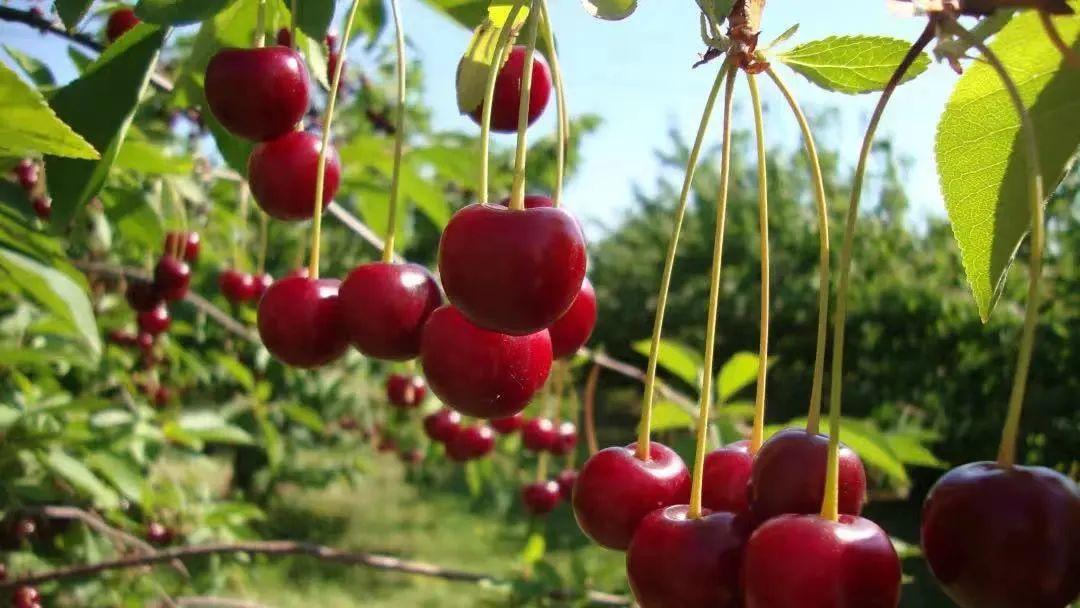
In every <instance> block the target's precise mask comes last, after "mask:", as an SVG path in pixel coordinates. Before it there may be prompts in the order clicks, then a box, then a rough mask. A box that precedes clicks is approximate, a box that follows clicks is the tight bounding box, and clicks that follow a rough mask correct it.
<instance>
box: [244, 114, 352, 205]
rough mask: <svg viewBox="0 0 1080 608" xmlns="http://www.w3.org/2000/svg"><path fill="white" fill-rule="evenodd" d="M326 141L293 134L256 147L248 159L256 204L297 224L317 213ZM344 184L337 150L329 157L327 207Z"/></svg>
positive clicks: (325, 186) (332, 151) (327, 160)
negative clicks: (321, 154) (321, 158)
mask: <svg viewBox="0 0 1080 608" xmlns="http://www.w3.org/2000/svg"><path fill="white" fill-rule="evenodd" d="M321 149H322V140H321V139H319V137H318V136H317V135H314V134H312V133H308V132H306V131H291V132H289V133H286V134H285V135H282V136H281V137H278V138H277V139H274V140H271V141H268V142H265V143H261V144H259V145H257V146H255V149H254V150H252V151H251V156H250V157H249V158H248V181H249V183H250V184H251V192H252V194H254V195H255V200H256V202H258V203H259V206H260V207H262V210H263V211H265V212H266V213H267V214H268V215H270V217H273V218H276V219H279V220H284V221H289V222H295V221H301V220H308V219H311V216H312V215H313V214H314V213H315V180H316V179H317V178H318V175H319V150H321ZM340 182H341V161H340V160H338V154H337V150H335V149H334V147H333V146H330V149H329V150H328V151H327V154H326V181H325V183H324V185H323V207H324V208H325V207H326V205H328V204H329V203H330V201H332V200H334V195H335V194H337V190H338V185H339V184H340Z"/></svg>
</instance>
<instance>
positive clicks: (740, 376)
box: [716, 351, 761, 401]
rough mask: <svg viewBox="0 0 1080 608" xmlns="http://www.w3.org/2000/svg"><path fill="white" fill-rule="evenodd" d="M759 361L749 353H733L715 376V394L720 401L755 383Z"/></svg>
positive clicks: (754, 355)
mask: <svg viewBox="0 0 1080 608" xmlns="http://www.w3.org/2000/svg"><path fill="white" fill-rule="evenodd" d="M759 361H761V359H759V358H758V356H757V355H756V354H754V353H751V352H746V351H744V352H739V353H735V354H734V355H732V356H731V358H730V359H728V360H727V361H726V362H725V363H724V366H723V367H721V368H720V372H719V373H718V374H716V394H717V395H719V398H720V401H727V400H728V399H730V398H732V397H733V396H734V395H735V393H738V392H739V391H741V390H742V389H744V388H746V387H747V386H750V385H751V384H753V383H755V382H757V374H758V362H759Z"/></svg>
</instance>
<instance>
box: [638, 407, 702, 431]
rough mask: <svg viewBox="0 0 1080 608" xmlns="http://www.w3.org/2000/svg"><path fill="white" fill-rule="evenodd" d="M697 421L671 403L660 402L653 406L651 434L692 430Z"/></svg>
mask: <svg viewBox="0 0 1080 608" xmlns="http://www.w3.org/2000/svg"><path fill="white" fill-rule="evenodd" d="M696 423H697V419H696V418H695V417H694V416H692V415H691V414H690V412H687V411H686V410H685V409H683V408H682V407H680V406H679V405H678V404H677V403H674V402H671V401H661V402H659V403H656V404H654V405H653V413H652V424H651V426H650V427H649V428H650V429H651V430H652V432H654V433H656V432H659V431H670V430H682V429H692V428H694V425H695V424H696Z"/></svg>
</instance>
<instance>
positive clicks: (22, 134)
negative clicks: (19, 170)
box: [0, 63, 98, 169]
mask: <svg viewBox="0 0 1080 608" xmlns="http://www.w3.org/2000/svg"><path fill="white" fill-rule="evenodd" d="M0 112H2V113H3V116H4V120H3V121H0V156H30V155H33V154H54V155H57V156H71V157H74V158H87V159H95V158H98V153H97V151H96V150H94V147H93V146H92V145H91V144H90V143H88V142H87V141H86V140H85V139H83V137H81V136H80V135H79V134H78V133H76V132H75V131H74V130H72V128H71V127H70V126H69V125H67V124H65V123H64V121H63V120H62V119H61V118H60V117H58V116H57V115H56V113H55V112H54V111H53V110H52V109H51V108H49V105H48V104H47V103H45V99H44V98H43V97H42V96H41V93H39V92H38V91H37V90H36V89H34V88H33V87H31V86H30V85H28V84H26V83H25V82H23V81H22V79H21V78H19V76H18V74H16V73H15V72H13V71H11V69H10V68H8V67H7V66H6V65H4V64H3V63H0ZM50 169H51V168H50Z"/></svg>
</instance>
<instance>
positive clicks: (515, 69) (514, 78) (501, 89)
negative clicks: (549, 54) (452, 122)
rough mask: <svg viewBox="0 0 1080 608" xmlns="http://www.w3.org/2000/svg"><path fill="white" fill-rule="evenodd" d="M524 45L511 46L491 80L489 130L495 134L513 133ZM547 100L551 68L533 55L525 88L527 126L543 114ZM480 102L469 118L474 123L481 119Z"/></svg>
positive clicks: (521, 76) (538, 56)
mask: <svg viewBox="0 0 1080 608" xmlns="http://www.w3.org/2000/svg"><path fill="white" fill-rule="evenodd" d="M525 53H526V50H525V47H523V46H515V47H514V48H513V49H511V50H510V54H509V56H508V57H507V58H506V62H505V63H503V65H502V67H501V68H499V74H498V76H496V79H495V95H494V96H493V97H492V101H491V130H492V131H497V132H499V133H516V132H517V128H518V111H519V110H520V105H521V84H522V83H521V81H522V78H523V76H524V75H525ZM550 99H551V70H550V69H549V68H548V64H547V61H545V60H544V57H543V56H542V55H541V54H540V53H535V54H533V69H532V82H531V84H530V87H529V122H528V124H529V125H532V124H533V123H534V122H536V119H538V118H540V115H541V114H543V113H544V109H545V108H546V107H547V104H548V100H550ZM483 113H484V104H483V103H481V104H480V105H479V106H478V107H477V108H476V109H475V110H473V111H472V112H471V113H470V114H469V117H470V118H472V119H473V122H475V123H476V124H481V120H483V117H484V116H483Z"/></svg>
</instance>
